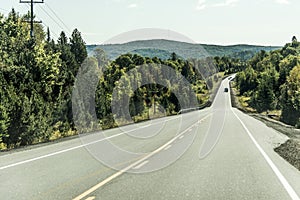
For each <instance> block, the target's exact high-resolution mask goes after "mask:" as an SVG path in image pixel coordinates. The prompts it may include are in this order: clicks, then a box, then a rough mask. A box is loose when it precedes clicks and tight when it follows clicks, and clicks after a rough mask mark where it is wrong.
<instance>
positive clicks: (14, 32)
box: [0, 10, 86, 148]
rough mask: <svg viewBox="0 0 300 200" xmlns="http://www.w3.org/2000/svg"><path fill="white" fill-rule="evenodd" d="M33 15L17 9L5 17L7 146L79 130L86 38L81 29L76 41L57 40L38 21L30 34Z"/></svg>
mask: <svg viewBox="0 0 300 200" xmlns="http://www.w3.org/2000/svg"><path fill="white" fill-rule="evenodd" d="M27 18H28V15H25V16H22V17H21V16H19V15H18V14H17V13H16V12H15V11H14V10H12V12H11V13H10V14H9V15H8V17H4V16H2V15H0V98H1V105H0V147H1V148H14V147H18V146H24V145H28V144H34V143H39V142H45V141H49V140H50V138H53V134H56V135H57V134H58V133H59V135H61V136H63V135H66V134H69V133H70V131H69V130H70V129H73V128H74V126H73V120H72V114H71V113H72V112H71V103H70V102H71V95H70V94H71V91H72V86H73V84H74V80H75V76H76V74H77V70H78V68H79V63H77V62H76V60H75V57H77V58H80V60H79V61H81V60H83V59H85V58H84V56H85V55H86V54H84V49H83V48H82V44H83V45H84V42H83V41H82V40H81V39H80V33H79V32H78V30H75V31H74V34H73V37H72V39H71V41H72V43H71V44H70V43H68V39H67V37H66V35H65V34H64V33H62V34H61V37H60V38H59V41H58V44H55V42H54V41H53V40H51V38H50V34H49V33H50V31H49V30H48V34H47V38H46V33H45V32H44V31H43V27H42V26H41V25H38V24H37V25H35V26H34V29H35V37H34V38H30V36H29V26H28V24H27V23H23V21H24V20H25V19H27ZM76 48H78V49H80V51H81V52H82V54H76V55H75V53H77V52H78V51H79V50H78V49H76ZM71 49H72V50H73V52H72V51H71ZM85 52H86V51H85ZM79 61H78V62H79ZM64 133H66V134H64Z"/></svg>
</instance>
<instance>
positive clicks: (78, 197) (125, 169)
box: [73, 114, 211, 200]
mask: <svg viewBox="0 0 300 200" xmlns="http://www.w3.org/2000/svg"><path fill="white" fill-rule="evenodd" d="M210 115H211V114H208V115H206V116H205V117H204V118H203V119H206V118H208V117H209V116H210ZM198 122H199V120H198V121H197V122H196V123H194V124H193V125H191V126H194V125H195V124H197V123H198ZM189 129H190V127H189V128H187V129H185V130H184V131H183V132H181V133H180V134H178V135H177V136H175V137H174V138H173V139H171V140H170V141H169V142H167V143H166V144H164V145H162V146H161V147H159V148H158V149H156V150H154V151H153V152H151V153H149V154H148V155H146V156H145V157H143V158H141V159H140V160H138V161H136V162H135V163H133V164H131V165H129V166H127V167H126V168H124V169H122V170H120V171H118V172H116V173H115V174H113V175H111V176H110V177H108V178H106V179H105V180H103V181H101V182H100V183H98V184H97V185H95V186H93V187H92V188H90V189H89V190H87V191H85V192H84V193H82V194H80V195H79V196H77V197H75V198H74V199H73V200H81V199H83V198H84V197H86V196H88V195H89V194H91V193H92V192H94V191H96V190H98V189H99V188H101V187H102V186H103V185H105V184H107V183H109V182H110V181H112V180H113V179H115V178H117V177H118V176H120V175H122V174H123V173H125V172H126V171H128V170H129V169H133V168H134V167H136V165H139V164H140V163H142V162H143V161H145V160H147V159H149V158H151V157H152V156H154V155H155V154H157V153H159V152H160V151H162V150H163V149H164V148H166V147H167V146H168V145H170V144H172V143H173V142H174V141H175V140H177V139H178V138H179V137H180V136H182V135H184V134H185V133H186V132H188V130H189Z"/></svg>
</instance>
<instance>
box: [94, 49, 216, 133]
mask: <svg viewBox="0 0 300 200" xmlns="http://www.w3.org/2000/svg"><path fill="white" fill-rule="evenodd" d="M99 52H100V55H99ZM94 57H95V58H96V59H97V60H98V61H99V57H100V58H101V59H104V60H105V58H103V53H102V51H101V50H97V52H96V53H95V54H94ZM199 62H200V61H199ZM153 63H156V64H155V65H153ZM147 64H148V65H149V64H151V72H150V75H152V76H156V77H165V76H167V74H168V73H169V72H168V71H162V70H161V65H165V66H169V67H170V68H172V69H173V70H174V71H176V72H177V73H178V75H180V76H183V77H185V78H186V80H187V81H188V82H189V83H190V84H191V85H192V86H193V87H192V88H193V90H194V92H195V93H196V94H197V97H198V103H199V105H201V104H205V103H206V102H207V101H208V96H209V95H208V90H207V87H206V84H205V81H203V80H201V78H200V75H199V74H198V73H197V72H196V70H195V68H194V65H193V64H192V62H190V61H187V60H182V59H180V58H178V57H177V55H176V54H175V53H173V54H170V55H169V59H168V60H160V59H158V58H157V57H154V58H145V57H142V56H139V55H137V54H129V53H127V54H124V55H121V56H119V57H118V58H116V60H115V61H113V62H111V63H107V65H105V66H103V68H105V70H104V71H103V76H101V78H100V81H99V84H98V86H97V90H96V114H97V117H98V119H100V123H101V126H102V128H111V127H114V126H116V122H115V120H114V118H115V117H117V118H119V117H121V118H122V117H123V116H124V113H122V109H121V107H120V106H119V104H120V105H126V102H122V98H121V96H122V95H123V94H125V93H126V94H129V96H130V100H129V111H130V116H131V119H132V120H134V121H135V122H137V121H143V120H146V119H148V118H149V115H150V110H151V109H152V110H153V114H154V115H155V114H157V113H158V112H161V111H160V110H159V109H161V108H163V109H164V110H165V111H166V114H167V115H172V114H174V113H177V112H178V111H179V110H180V109H182V108H181V105H180V104H179V101H178V99H177V98H176V96H175V94H174V91H180V94H181V95H182V96H183V97H185V98H183V99H185V100H188V99H189V98H190V97H189V96H188V90H187V88H182V86H181V85H180V84H179V83H177V84H173V85H171V83H170V81H169V80H167V79H164V78H161V79H162V80H165V81H166V82H165V83H164V85H165V86H168V87H165V86H162V85H159V84H147V85H142V86H141V87H139V88H138V89H137V90H135V91H132V89H131V88H132V85H131V83H136V84H139V83H141V80H142V77H145V76H146V75H145V74H143V73H142V72H140V71H138V70H137V68H138V66H141V65H147ZM149 66H150V65H149ZM201 67H204V66H201ZM129 71H130V72H131V73H132V74H134V76H132V77H126V76H125V74H126V73H127V72H129ZM150 79H152V78H151V76H150ZM120 80H122V81H120ZM153 80H155V79H154V78H153ZM150 81H151V80H150ZM212 84H213V83H212ZM115 88H121V89H120V90H119V91H118V93H116V96H114V98H116V99H114V100H115V101H116V102H118V105H113V106H114V107H115V108H116V109H117V110H115V112H116V114H115V115H113V113H112V110H111V104H112V96H113V90H114V89H115ZM129 120H130V119H125V118H122V120H121V121H122V122H121V123H122V124H126V123H128V121H129ZM118 123H120V122H118ZM119 125H120V124H119Z"/></svg>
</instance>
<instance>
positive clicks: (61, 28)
mask: <svg viewBox="0 0 300 200" xmlns="http://www.w3.org/2000/svg"><path fill="white" fill-rule="evenodd" d="M40 8H41V10H42V11H43V12H44V13H45V14H46V15H47V16H48V17H49V18H51V19H52V20H53V22H54V23H55V24H56V25H57V26H59V27H60V28H61V29H62V30H64V27H62V26H61V25H60V24H59V23H58V22H57V21H56V20H55V19H54V18H53V17H52V16H51V15H50V14H49V13H48V12H47V11H46V10H45V9H44V8H43V7H40ZM68 34H69V33H68Z"/></svg>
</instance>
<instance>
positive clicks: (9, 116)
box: [0, 10, 219, 150]
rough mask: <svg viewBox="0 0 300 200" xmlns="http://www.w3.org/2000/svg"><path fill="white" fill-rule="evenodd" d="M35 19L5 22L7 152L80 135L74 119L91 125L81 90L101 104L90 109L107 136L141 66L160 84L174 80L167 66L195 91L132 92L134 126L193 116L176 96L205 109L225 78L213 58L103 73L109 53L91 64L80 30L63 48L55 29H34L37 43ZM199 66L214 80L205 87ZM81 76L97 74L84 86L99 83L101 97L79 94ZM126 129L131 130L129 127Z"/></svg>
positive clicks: (118, 63)
mask: <svg viewBox="0 0 300 200" xmlns="http://www.w3.org/2000/svg"><path fill="white" fill-rule="evenodd" d="M28 17H29V16H28V15H24V16H20V15H19V14H18V13H16V12H15V11H14V10H12V11H11V12H10V14H9V15H8V16H7V17H4V16H3V15H0V98H1V105H0V149H2V150H3V149H12V148H16V147H20V146H26V145H31V144H37V143H42V142H48V141H52V140H56V139H59V138H63V137H67V136H72V135H76V134H78V130H77V127H76V126H75V123H74V112H75V116H76V117H79V118H80V117H83V118H85V119H88V120H89V116H88V114H89V113H87V114H86V113H85V116H78V115H77V113H76V109H72V100H74V98H73V99H72V95H73V92H74V90H75V91H78V90H80V92H82V93H83V94H84V95H83V99H77V100H79V101H80V100H82V101H83V102H84V103H86V102H90V100H91V99H92V100H94V102H91V105H92V104H93V106H94V107H95V108H96V109H95V110H96V117H97V119H99V120H98V121H97V122H96V123H97V125H99V124H100V125H101V127H102V129H107V128H112V127H115V126H117V124H116V122H115V120H114V117H115V116H113V114H112V109H111V107H112V106H111V103H112V95H113V91H114V88H115V87H117V85H118V81H119V79H120V78H121V77H122V76H124V75H125V74H126V73H128V72H129V71H132V70H133V69H134V68H135V67H136V66H137V65H149V66H152V68H151V69H152V70H153V71H152V73H153V74H156V75H155V76H157V77H160V76H164V73H166V74H168V73H169V72H168V70H167V71H164V72H163V71H162V70H161V66H167V67H168V68H169V69H171V71H172V70H173V71H175V72H176V73H175V76H179V77H183V78H184V79H185V80H187V81H188V83H189V84H188V85H189V86H190V87H186V86H183V85H181V84H179V83H178V82H177V83H176V82H174V81H173V82H172V81H169V82H168V81H166V82H164V83H162V84H155V83H154V84H153V83H152V84H146V85H140V86H139V88H137V89H136V90H135V91H133V92H132V94H131V97H130V103H129V110H130V116H131V120H133V121H134V122H139V121H143V120H147V119H149V118H151V117H155V116H150V115H157V117H159V115H161V114H163V115H164V116H165V115H172V114H177V113H178V112H179V111H180V110H181V109H183V108H188V105H187V104H186V105H184V104H185V103H183V102H179V100H180V99H178V97H177V96H175V93H176V91H177V93H178V94H179V93H180V95H181V96H183V97H185V99H189V95H190V94H189V93H192V94H196V102H194V106H205V105H206V104H207V103H208V102H209V96H210V94H209V88H213V87H214V85H215V83H217V82H218V78H219V76H218V75H216V76H214V77H213V76H212V75H213V74H215V73H216V72H217V70H215V71H213V72H210V71H209V68H210V66H209V65H210V64H212V62H213V59H212V58H207V60H206V61H203V60H202V61H201V60H190V61H188V60H184V59H182V58H180V57H179V56H177V55H176V54H175V53H172V54H171V55H170V56H169V58H168V59H167V60H162V59H159V58H157V57H154V58H149V57H143V56H139V55H137V54H129V53H127V54H124V55H120V56H119V57H118V58H116V59H115V60H112V61H111V60H107V62H106V63H105V66H102V67H101V66H100V63H101V62H103V56H105V54H104V53H103V50H101V49H96V50H95V54H94V55H93V56H91V57H88V53H87V50H86V44H85V42H84V40H83V38H82V36H81V33H80V32H79V30H77V29H75V30H74V31H73V33H72V35H71V36H70V38H68V36H67V35H66V34H65V33H64V32H61V34H60V36H59V38H58V40H57V41H54V40H53V39H52V38H51V34H50V31H49V29H48V30H47V31H44V30H43V27H42V26H41V25H40V24H35V27H34V33H35V36H34V37H30V34H29V32H30V31H29V29H30V27H29V25H28V24H27V23H24V21H26V19H27V18H28ZM195 63H196V64H197V65H202V66H203V67H202V68H203V69H207V70H205V73H206V77H207V79H205V80H204V78H203V74H200V73H199V72H198V71H197V70H196V69H195ZM207 63H208V64H207ZM102 64H103V63H102ZM81 66H82V67H81ZM84 66H87V68H84ZM93 66H95V68H93ZM82 71H84V73H87V74H89V73H90V74H89V75H90V76H89V78H88V79H86V80H84V81H85V82H86V83H88V82H89V81H91V80H92V79H93V78H95V79H96V81H97V83H96V85H95V87H96V90H94V91H93V90H90V88H85V87H84V85H83V86H78V87H76V86H74V85H75V84H76V81H77V82H78V80H81V79H80V77H77V74H78V72H82ZM99 72H100V73H101V76H100V75H99ZM210 73H211V74H210ZM142 76H144V75H143V74H142V73H140V72H138V73H137V77H136V81H137V82H139V81H140V79H141V77H142ZM150 79H151V77H150ZM178 80H179V79H178ZM206 82H208V84H206ZM166 86H169V87H166ZM128 87H130V85H128ZM170 88H172V90H171V89H170ZM76 89H77V90H76ZM127 89H130V88H127ZM189 90H190V91H189ZM188 91H189V92H188ZM191 91H192V92H191ZM124 92H126V90H125V91H123V93H124ZM121 93H122V91H121ZM89 94H90V95H89ZM118 95H120V94H117V96H118ZM180 95H179V96H180ZM90 97H91V98H90ZM92 97H94V99H93V98H92ZM89 98H90V99H89ZM75 100H76V99H75ZM117 100H118V99H117ZM119 100H120V99H119ZM151 111H152V112H151ZM86 115H87V116H86ZM87 123H88V124H85V126H86V127H90V126H95V125H91V124H90V123H91V121H87ZM123 123H124V124H126V123H128V122H127V121H126V119H125V120H123ZM92 129H93V128H92ZM92 129H86V131H91V130H92Z"/></svg>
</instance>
